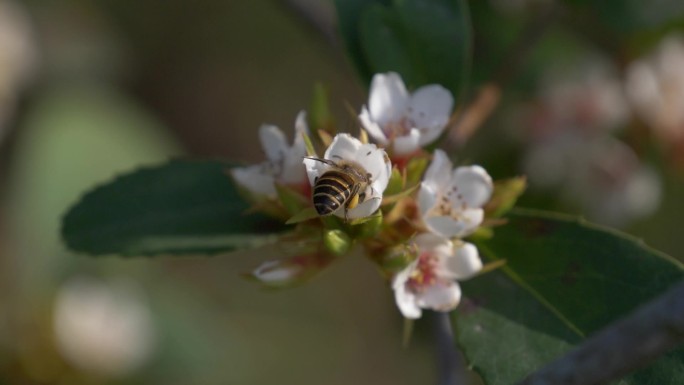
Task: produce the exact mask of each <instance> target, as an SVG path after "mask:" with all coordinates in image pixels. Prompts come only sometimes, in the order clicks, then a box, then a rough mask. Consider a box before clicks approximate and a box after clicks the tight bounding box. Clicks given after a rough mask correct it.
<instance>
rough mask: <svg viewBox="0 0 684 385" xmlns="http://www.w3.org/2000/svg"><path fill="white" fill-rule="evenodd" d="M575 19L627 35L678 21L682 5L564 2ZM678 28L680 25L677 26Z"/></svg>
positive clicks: (631, 0) (673, 0)
mask: <svg viewBox="0 0 684 385" xmlns="http://www.w3.org/2000/svg"><path fill="white" fill-rule="evenodd" d="M564 2H565V3H566V4H567V6H568V8H569V9H571V10H572V11H574V12H575V16H577V17H582V18H584V19H589V20H591V21H593V22H594V23H596V24H597V26H600V27H602V28H607V29H610V30H613V31H614V32H616V33H618V34H623V35H624V34H629V33H633V32H639V31H647V30H653V29H657V28H658V27H663V26H664V25H666V24H668V23H673V22H675V23H676V22H681V20H682V18H684V3H683V2H682V1H679V0H664V1H659V2H658V3H657V4H655V3H651V2H644V1H639V0H603V1H591V0H564ZM680 27H681V26H680Z"/></svg>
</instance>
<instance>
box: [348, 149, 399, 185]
mask: <svg viewBox="0 0 684 385" xmlns="http://www.w3.org/2000/svg"><path fill="white" fill-rule="evenodd" d="M352 160H354V161H356V162H357V163H358V164H360V165H361V166H362V167H363V168H364V169H365V170H366V171H367V172H369V173H370V174H371V180H372V183H373V188H374V190H376V191H375V192H377V193H380V194H381V196H382V192H383V191H385V188H387V183H389V177H390V174H391V172H392V165H391V163H390V162H389V158H388V157H387V153H386V152H385V150H383V149H381V148H377V147H376V146H375V145H374V144H370V143H368V144H362V145H361V147H359V149H358V152H357V153H356V157H355V158H352Z"/></svg>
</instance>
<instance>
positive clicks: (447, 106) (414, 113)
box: [408, 84, 454, 145]
mask: <svg viewBox="0 0 684 385" xmlns="http://www.w3.org/2000/svg"><path fill="white" fill-rule="evenodd" d="M453 106H454V98H453V96H451V92H449V91H448V90H447V89H446V88H444V87H442V86H440V85H437V84H431V85H428V86H423V87H420V88H418V89H417V90H416V91H415V92H414V93H413V95H411V100H410V102H409V108H408V112H409V117H410V119H411V121H413V122H414V123H415V125H416V128H420V129H421V134H422V135H421V137H420V144H421V145H426V144H428V143H431V142H432V141H434V140H435V139H437V137H439V135H440V134H441V133H442V131H443V130H444V127H445V126H446V124H447V123H448V122H449V118H450V116H451V110H452V108H453Z"/></svg>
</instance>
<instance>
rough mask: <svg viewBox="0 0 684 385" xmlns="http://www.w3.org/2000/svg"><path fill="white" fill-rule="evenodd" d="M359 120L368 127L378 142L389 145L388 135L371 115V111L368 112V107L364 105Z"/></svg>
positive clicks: (368, 130) (369, 133)
mask: <svg viewBox="0 0 684 385" xmlns="http://www.w3.org/2000/svg"><path fill="white" fill-rule="evenodd" d="M359 120H360V121H361V125H363V127H364V128H365V129H366V132H368V135H370V136H371V138H373V139H374V140H375V141H376V142H378V143H380V144H381V145H383V146H386V145H387V136H385V132H384V131H382V128H380V126H379V125H378V124H377V123H375V122H374V121H373V120H372V119H371V116H370V112H368V109H367V108H366V106H363V107H362V108H361V114H359Z"/></svg>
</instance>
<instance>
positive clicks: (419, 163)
mask: <svg viewBox="0 0 684 385" xmlns="http://www.w3.org/2000/svg"><path fill="white" fill-rule="evenodd" d="M429 163H430V161H429V159H428V158H426V157H422V156H421V157H415V158H412V159H411V160H409V162H408V164H407V165H406V184H407V185H408V186H412V185H414V184H420V181H421V180H422V179H423V173H424V172H425V170H426V169H427V167H428V164H429Z"/></svg>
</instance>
